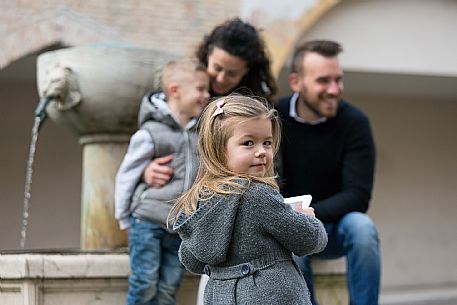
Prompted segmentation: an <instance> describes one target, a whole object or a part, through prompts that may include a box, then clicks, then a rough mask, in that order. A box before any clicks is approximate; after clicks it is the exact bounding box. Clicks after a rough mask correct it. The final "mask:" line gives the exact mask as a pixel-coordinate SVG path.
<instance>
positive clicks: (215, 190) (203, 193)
mask: <svg viewBox="0 0 457 305" xmlns="http://www.w3.org/2000/svg"><path fill="white" fill-rule="evenodd" d="M221 101H223V105H222V106H218V104H219V105H220V102H221ZM216 110H218V112H221V113H219V114H215V113H216ZM221 110H222V111H221ZM259 117H263V118H267V119H269V120H270V121H271V127H272V136H273V141H272V148H273V154H274V155H275V154H276V153H277V151H278V148H279V142H280V137H281V125H280V120H279V118H278V115H277V112H276V110H274V109H272V108H271V106H268V102H267V101H266V100H265V99H263V98H259V97H248V96H242V95H237V94H232V95H229V96H226V97H221V98H218V99H216V100H215V101H213V102H211V103H209V105H208V106H207V107H206V108H205V110H204V111H203V113H202V115H201V117H200V120H199V122H198V127H197V128H198V152H199V157H200V167H199V169H198V174H197V177H196V179H195V182H194V184H193V186H192V187H191V188H190V189H189V190H188V191H186V192H185V193H184V194H183V195H182V196H181V197H179V198H178V199H177V201H176V203H175V205H174V206H173V208H172V211H171V214H170V215H171V216H172V217H174V216H176V214H177V213H178V212H179V211H180V210H183V211H184V213H186V214H188V215H190V214H192V213H193V212H194V211H195V210H196V209H197V202H198V201H199V200H200V201H205V200H208V199H210V198H211V197H213V196H214V195H216V194H231V193H240V192H242V191H243V188H244V187H245V186H243V185H246V184H245V183H243V185H242V184H241V183H240V182H241V181H243V180H244V181H248V182H249V181H252V180H254V181H259V182H263V183H266V184H269V185H271V186H272V187H274V188H276V189H277V188H278V185H277V182H276V176H275V172H274V165H273V164H271V166H270V168H268V169H267V173H266V175H265V177H254V176H250V175H248V174H239V173H235V172H232V171H230V170H229V169H228V168H227V166H226V144H227V141H228V139H229V138H230V137H231V136H232V135H233V129H234V127H235V126H236V125H237V124H239V123H240V122H242V121H245V120H249V119H254V118H259Z"/></svg>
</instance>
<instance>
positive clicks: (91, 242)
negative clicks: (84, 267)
mask: <svg viewBox="0 0 457 305" xmlns="http://www.w3.org/2000/svg"><path fill="white" fill-rule="evenodd" d="M173 57H174V56H173V55H171V54H168V53H166V52H161V51H157V50H146V49H138V48H131V47H123V46H112V45H110V46H107V45H93V46H80V47H73V48H66V49H60V50H56V51H51V52H47V53H44V54H41V55H40V56H39V57H38V63H37V68H38V69H37V73H38V75H37V81H38V91H39V94H40V97H41V98H48V99H50V100H51V102H50V103H49V105H48V107H47V108H46V113H47V114H48V115H49V117H50V118H51V119H53V120H54V121H56V122H57V123H62V124H65V125H67V126H69V127H70V128H71V129H72V130H73V131H74V132H75V133H76V134H77V136H78V137H79V141H80V143H81V144H82V145H83V169H82V170H83V178H82V179H83V181H82V199H81V201H82V208H81V213H82V215H81V216H82V217H81V248H82V249H87V250H101V249H113V248H116V247H120V246H126V245H127V241H126V234H125V233H124V232H121V231H120V230H119V225H118V223H117V221H116V220H115V219H114V179H115V175H116V172H117V170H118V167H119V164H120V162H121V160H122V158H123V156H124V154H125V151H126V147H127V145H128V141H129V138H130V135H131V134H132V133H133V132H134V131H135V130H136V128H137V114H138V109H139V105H140V102H141V99H142V97H143V96H144V95H145V94H146V93H147V92H148V91H149V90H157V89H158V74H159V72H160V70H161V68H162V66H163V65H164V64H165V63H166V62H167V61H169V60H170V59H171V58H173ZM56 184H58V181H56Z"/></svg>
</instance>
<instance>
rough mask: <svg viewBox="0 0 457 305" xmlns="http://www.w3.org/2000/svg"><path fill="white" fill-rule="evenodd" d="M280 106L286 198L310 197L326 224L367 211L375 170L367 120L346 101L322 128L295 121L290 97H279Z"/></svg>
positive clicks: (282, 168)
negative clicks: (291, 113)
mask: <svg viewBox="0 0 457 305" xmlns="http://www.w3.org/2000/svg"><path fill="white" fill-rule="evenodd" d="M298 102H299V101H297V103H298ZM276 108H277V110H278V112H279V114H280V116H281V118H282V122H283V132H282V135H283V138H282V143H281V159H282V162H281V164H279V166H280V174H281V182H282V184H283V189H282V193H283V196H284V197H292V196H298V195H304V194H311V195H312V196H313V202H312V204H311V206H312V207H313V208H314V209H315V214H316V217H317V218H319V219H320V220H321V221H322V222H323V223H331V222H336V221H338V220H339V219H340V218H341V217H342V216H343V215H345V214H347V213H349V212H352V211H359V212H366V210H367V209H368V203H369V200H370V198H371V191H372V187H373V174H374V166H375V147H374V141H373V137H372V133H371V128H370V123H369V121H368V118H367V117H366V116H365V115H364V114H363V113H362V112H361V111H360V110H358V109H357V108H355V107H354V106H352V105H350V104H349V103H347V102H345V101H343V100H341V101H340V103H339V106H338V113H337V116H336V117H334V118H331V119H329V120H327V121H326V122H323V123H319V124H317V125H310V124H306V123H301V122H297V121H296V120H295V119H294V118H292V117H290V115H289V108H290V97H285V98H282V99H280V100H279V101H278V104H277V105H276Z"/></svg>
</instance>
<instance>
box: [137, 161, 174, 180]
mask: <svg viewBox="0 0 457 305" xmlns="http://www.w3.org/2000/svg"><path fill="white" fill-rule="evenodd" d="M172 160H173V155H168V156H165V157H161V158H156V159H154V160H152V161H151V163H149V165H148V166H147V167H146V169H145V170H144V173H143V180H144V182H146V183H147V184H149V185H151V186H153V187H162V186H164V185H165V184H167V183H168V182H169V181H170V179H171V176H172V175H173V169H172V168H170V167H169V166H166V164H168V163H170V162H171V161H172Z"/></svg>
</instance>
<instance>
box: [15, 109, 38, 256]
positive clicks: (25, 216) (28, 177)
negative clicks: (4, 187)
mask: <svg viewBox="0 0 457 305" xmlns="http://www.w3.org/2000/svg"><path fill="white" fill-rule="evenodd" d="M41 120H42V117H40V116H36V117H35V122H34V124H33V128H32V140H31V142H30V149H29V158H28V159H27V168H26V174H25V188H24V210H23V213H22V228H21V240H20V247H21V249H24V247H25V241H26V237H27V227H28V224H29V216H30V214H29V213H30V212H29V209H30V197H31V190H32V174H33V160H34V157H35V148H36V142H37V139H38V131H39V129H40V125H41Z"/></svg>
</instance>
